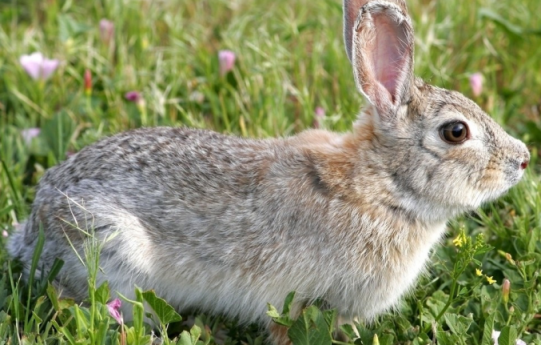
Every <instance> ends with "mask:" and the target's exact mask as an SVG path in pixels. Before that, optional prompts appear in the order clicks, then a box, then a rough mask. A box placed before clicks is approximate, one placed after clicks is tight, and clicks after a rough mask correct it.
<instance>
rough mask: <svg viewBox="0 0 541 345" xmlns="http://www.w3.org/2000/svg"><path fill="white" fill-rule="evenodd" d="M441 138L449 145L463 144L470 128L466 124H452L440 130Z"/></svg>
mask: <svg viewBox="0 0 541 345" xmlns="http://www.w3.org/2000/svg"><path fill="white" fill-rule="evenodd" d="M440 137H441V138H442V139H443V141H445V142H446V143H448V144H454V145H456V144H462V143H463V142H465V141H466V140H467V139H468V137H469V135H468V126H467V125H466V124H465V123H464V122H451V123H447V124H445V125H443V126H442V127H441V128H440Z"/></svg>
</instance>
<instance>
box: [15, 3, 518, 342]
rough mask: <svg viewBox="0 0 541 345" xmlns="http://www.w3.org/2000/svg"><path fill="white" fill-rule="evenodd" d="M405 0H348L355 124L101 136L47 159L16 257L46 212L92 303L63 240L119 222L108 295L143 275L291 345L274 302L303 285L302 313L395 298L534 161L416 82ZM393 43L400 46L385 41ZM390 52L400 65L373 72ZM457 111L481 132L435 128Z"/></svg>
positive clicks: (144, 284) (379, 308) (449, 96)
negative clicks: (287, 130)
mask: <svg viewBox="0 0 541 345" xmlns="http://www.w3.org/2000/svg"><path fill="white" fill-rule="evenodd" d="M363 5H364V6H363ZM398 5H399V6H397V5H396V4H394V3H391V2H386V1H371V2H369V3H368V4H366V5H365V4H364V2H362V1H361V2H359V1H348V0H346V1H345V13H346V17H347V18H357V20H356V22H355V24H353V23H351V20H349V21H348V20H347V19H346V30H347V29H351V30H352V32H353V34H352V37H353V39H352V42H349V44H347V46H349V47H352V48H351V49H353V54H351V52H348V54H349V56H350V57H352V64H353V67H354V75H355V78H356V81H357V86H358V87H359V89H360V91H361V92H362V93H363V94H364V95H365V96H366V98H367V99H368V100H369V101H370V104H369V105H368V106H367V107H366V108H365V109H364V110H363V112H362V113H361V114H360V115H359V118H358V120H357V121H356V123H355V124H354V127H353V130H352V131H351V132H349V133H345V134H338V133H332V132H328V131H321V130H311V131H306V132H303V133H300V134H299V135H297V136H294V137H290V138H285V139H268V140H255V139H241V138H237V137H233V136H225V135H221V134H218V133H214V132H211V131H206V130H195V129H187V128H146V129H138V130H133V131H129V132H125V133H120V134H117V135H115V136H112V137H110V138H106V139H103V140H101V141H99V142H97V143H95V144H93V145H91V146H89V147H87V148H85V149H83V150H81V151H80V152H79V153H77V154H75V155H74V156H72V157H70V158H69V159H68V160H67V161H65V162H64V163H62V164H60V165H59V166H56V167H54V168H51V169H49V170H48V171H47V173H46V174H45V175H44V177H43V179H42V180H41V182H40V185H39V189H38V193H37V195H36V199H35V202H34V205H33V208H32V213H31V215H30V218H29V219H28V221H27V222H26V224H25V225H24V229H22V230H20V231H18V232H17V233H15V234H14V235H13V236H12V239H11V242H10V244H9V251H10V253H11V255H12V256H13V257H14V258H17V259H19V260H21V261H22V262H23V263H24V264H25V265H26V267H27V268H28V267H29V265H30V262H31V258H32V254H33V250H34V246H35V241H36V238H37V231H38V229H39V224H40V223H41V224H42V225H43V229H44V231H45V236H46V242H45V248H44V253H43V255H42V258H41V264H42V265H44V267H45V269H47V268H48V267H50V265H51V264H52V262H53V261H54V259H55V258H56V257H59V258H61V259H62V260H64V261H65V265H64V268H63V270H62V271H61V273H60V275H59V277H58V281H57V285H58V286H59V287H60V288H61V289H63V291H64V294H65V295H69V296H71V297H74V298H76V299H77V300H83V299H84V298H85V296H86V284H87V283H86V270H85V268H84V267H83V266H82V264H81V262H80V261H79V260H78V258H77V257H76V255H74V253H73V248H72V246H71V245H70V244H69V242H68V240H67V239H68V238H69V240H70V241H71V243H72V244H73V247H74V248H75V249H76V250H77V251H78V252H79V253H82V252H83V244H84V242H85V239H86V238H87V235H85V234H84V232H83V231H81V229H85V230H89V231H91V230H92V231H93V232H94V233H95V235H96V236H97V237H98V238H100V239H104V238H106V237H109V236H110V235H112V234H116V236H113V237H112V239H110V240H109V241H108V242H107V243H106V244H105V245H104V248H103V251H102V253H101V267H102V268H103V271H102V272H101V273H100V277H99V279H100V280H101V281H103V280H108V281H109V284H110V287H111V289H112V290H113V291H118V292H120V293H122V294H123V295H125V296H132V295H133V286H134V284H136V285H138V286H139V287H141V288H143V289H154V290H155V291H156V293H157V294H158V295H159V296H161V297H163V298H165V299H166V300H167V301H168V302H169V303H171V304H172V305H174V306H175V307H176V308H178V309H179V310H183V309H185V308H199V309H201V310H205V311H209V312H213V313H223V314H227V315H231V316H238V317H240V319H241V320H242V321H247V322H249V321H259V322H261V323H262V324H266V325H268V326H269V330H270V332H271V333H272V332H273V331H274V342H275V343H276V344H285V343H287V342H288V341H287V339H286V337H285V332H284V330H283V329H281V328H280V327H277V326H271V325H269V320H268V318H267V317H266V316H265V311H266V303H267V302H270V303H272V304H273V305H276V306H280V305H282V303H283V301H284V298H285V296H286V295H287V293H288V292H290V291H292V290H295V291H297V300H296V303H297V304H296V306H295V308H296V310H299V308H300V306H301V305H302V304H304V303H307V302H309V301H311V300H313V299H315V298H318V297H321V298H323V299H324V300H325V301H326V302H327V303H328V305H329V306H331V307H334V308H337V309H338V311H339V314H340V316H341V318H342V319H344V320H351V319H352V318H354V317H360V318H363V319H365V320H371V319H373V318H374V317H375V316H377V315H378V314H381V313H382V312H384V311H386V310H388V309H389V308H391V307H392V306H394V305H396V303H397V301H398V300H399V298H400V296H402V295H403V294H404V293H405V292H406V291H407V290H408V289H410V288H411V287H412V286H413V284H414V282H415V280H416V278H417V276H418V275H419V274H420V272H422V269H423V267H424V265H425V263H426V261H427V259H428V256H429V252H430V250H431V248H432V247H433V246H434V245H435V244H436V243H437V242H438V240H439V239H440V238H441V236H442V234H443V232H444V230H445V224H446V222H447V221H448V220H449V219H450V218H452V217H454V216H456V215H458V214H460V213H462V212H465V211H468V210H473V209H475V208H477V207H478V206H479V205H480V204H481V203H483V202H486V201H489V200H492V199H494V198H496V197H498V196H500V195H501V194H503V193H504V192H505V191H507V190H508V189H509V188H510V187H512V186H513V185H515V184H516V183H517V182H518V181H519V180H520V178H521V176H522V174H523V171H522V169H521V168H520V164H521V163H522V162H524V161H527V160H528V159H529V153H528V151H527V149H526V147H525V145H524V144H523V143H521V142H520V141H518V140H516V139H513V138H512V137H510V136H509V135H507V134H506V133H505V132H504V131H503V130H502V129H501V128H500V127H499V126H498V125H497V124H496V123H495V122H494V121H493V120H492V119H491V118H490V117H489V116H487V115H486V114H485V113H484V112H483V111H482V110H481V109H480V108H479V107H478V106H477V105H476V104H475V103H473V102H472V101H470V100H468V99H466V98H465V97H464V96H462V95H461V94H459V93H457V92H453V91H448V90H444V89H440V88H437V87H434V86H430V85H427V84H425V83H424V82H423V81H421V80H419V79H414V78H413V71H412V62H413V31H412V29H411V24H410V19H409V16H408V15H407V13H406V9H405V5H404V3H403V1H399V2H398ZM360 6H363V7H362V8H361V7H360ZM351 11H355V13H357V12H358V13H359V15H358V16H356V15H352V14H351ZM348 22H349V23H350V24H349V25H351V26H352V27H350V28H348V27H347V25H348ZM380 27H383V28H384V29H385V30H384V32H385V33H388V34H390V35H395V34H396V35H397V37H398V38H400V39H397V38H396V37H394V38H393V37H391V38H390V39H387V38H385V37H382V36H381V35H379V36H377V35H376V34H375V33H374V32H375V31H378V30H380ZM346 40H347V37H346ZM397 42H399V43H397ZM385 44H390V45H392V44H400V46H398V47H391V48H389V49H388V50H384V51H380V52H376V50H377V49H379V48H378V47H381V45H385ZM377 54H380V55H377ZM393 54H400V57H401V58H400V61H399V62H397V61H395V60H392V59H391V58H392V57H393V56H394V55H393ZM388 55H390V57H389V56H388ZM385 59H390V60H392V62H390V63H389V62H388V64H392V68H394V69H395V70H392V71H391V72H393V71H395V72H396V73H394V74H393V73H391V74H392V75H394V76H395V77H394V79H386V80H378V79H377V78H378V76H380V75H381V76H383V78H388V75H387V74H386V73H387V70H379V72H378V70H377V68H380V66H377V63H385ZM376 60H378V61H377V62H374V61H376ZM382 71H383V72H382ZM378 73H379V74H378ZM456 120H460V121H463V122H465V123H466V124H467V125H468V127H469V129H470V135H471V138H470V139H469V140H467V141H466V142H465V143H463V144H460V145H450V144H447V143H445V142H444V141H443V140H442V139H441V138H440V136H439V129H440V127H441V126H442V125H443V124H445V123H448V122H449V121H456Z"/></svg>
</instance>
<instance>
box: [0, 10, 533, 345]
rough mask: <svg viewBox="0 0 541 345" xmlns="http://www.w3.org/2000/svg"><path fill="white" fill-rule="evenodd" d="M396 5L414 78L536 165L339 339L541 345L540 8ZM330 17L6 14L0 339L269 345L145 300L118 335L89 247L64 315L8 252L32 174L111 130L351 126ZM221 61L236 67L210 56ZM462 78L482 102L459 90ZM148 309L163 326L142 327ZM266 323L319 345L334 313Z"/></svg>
mask: <svg viewBox="0 0 541 345" xmlns="http://www.w3.org/2000/svg"><path fill="white" fill-rule="evenodd" d="M408 4H409V7H410V11H411V15H412V17H413V19H414V27H415V30H416V35H417V42H416V43H417V44H416V60H415V67H416V74H417V75H418V76H420V77H422V78H424V79H426V80H428V81H429V82H431V83H432V84H435V85H438V86H442V87H446V88H450V89H455V90H459V91H461V92H463V93H465V94H466V95H469V96H470V97H472V98H473V99H475V100H476V101H477V102H478V103H479V104H480V105H481V107H482V108H483V109H484V110H486V111H487V112H488V113H489V114H491V115H492V116H493V117H494V119H495V120H496V121H497V122H499V123H500V124H502V125H503V126H504V127H505V128H506V130H508V131H509V132H510V133H511V134H513V135H514V136H516V137H518V138H520V139H522V140H523V141H525V142H526V143H527V144H528V146H529V148H530V150H531V153H532V162H531V164H530V167H529V168H528V173H527V174H526V176H525V178H524V180H523V181H522V182H521V183H520V184H519V185H518V186H517V187H515V188H514V189H513V190H512V191H511V192H510V193H509V194H508V195H507V196H505V197H503V198H502V199H500V200H498V201H496V202H494V203H492V204H490V205H486V207H484V208H483V209H482V210H479V211H478V212H476V213H474V214H471V215H469V216H467V217H464V218H461V219H459V220H456V221H455V222H453V223H452V224H450V230H449V235H448V238H446V239H445V240H444V241H443V242H442V244H441V245H440V246H439V247H438V249H437V250H436V251H435V252H434V254H433V257H432V260H431V263H430V265H429V267H428V270H427V274H426V275H425V276H424V277H423V278H422V279H420V281H419V283H418V284H417V288H416V289H415V290H414V291H412V293H411V294H410V295H409V296H408V297H407V298H406V299H405V300H404V302H403V303H402V304H401V305H400V307H399V308H397V310H396V312H392V313H389V314H388V315H385V316H382V317H381V318H380V319H379V320H378V321H377V322H376V323H375V324H372V325H367V324H363V323H360V324H357V325H355V328H356V332H355V331H354V329H353V326H344V327H343V330H344V332H345V333H347V334H349V335H351V337H352V338H356V333H358V334H359V335H360V338H358V339H357V340H355V343H356V344H376V341H378V342H379V344H394V343H401V344H433V343H434V341H437V343H438V344H492V343H493V342H492V340H491V337H492V333H493V331H494V330H496V331H501V334H500V337H499V343H500V344H514V343H515V341H516V339H517V338H520V339H522V340H524V341H525V342H527V343H534V344H541V306H540V303H541V286H540V284H539V274H540V273H541V269H540V268H541V242H540V236H541V180H540V178H539V175H538V173H539V171H540V170H541V166H540V165H539V163H538V159H539V149H540V148H541V115H540V112H541V96H540V94H541V93H540V90H541V88H540V86H541V59H540V56H541V26H539V25H540V24H539V21H538V17H539V13H541V2H540V1H538V0H523V1H512V0H499V1H497V0H472V1H458V0H450V1H437V0H411V1H408ZM341 11H342V10H341V2H340V1H339V0H321V1H310V0H298V1H285V0H277V1H274V0H258V1H256V2H254V1H245V0H232V1H231V0H230V1H226V0H201V1H195V0H194V1H190V0H185V1H150V0H135V1H123V0H108V1H106V0H102V1H69V0H66V1H61V0H47V1H37V0H2V1H0V47H2V48H1V49H0V160H1V162H0V163H1V164H0V232H2V236H0V344H34V343H36V344H46V343H47V344H116V343H120V344H147V343H150V342H152V341H154V342H155V343H157V340H156V338H157V337H161V341H162V342H163V344H207V343H211V344H212V343H214V342H215V341H219V342H221V343H226V344H227V343H239V342H244V343H247V344H261V343H263V342H264V339H265V338H264V337H265V336H264V333H262V332H261V331H260V330H259V329H258V327H257V326H246V325H237V324H236V322H235V320H225V319H223V318H220V317H218V316H206V315H199V314H195V315H193V314H192V315H189V314H187V313H186V314H184V313H183V314H182V317H183V319H188V318H190V319H192V320H193V322H191V324H194V326H190V325H186V324H184V323H182V322H178V320H179V319H180V318H179V317H178V315H177V314H176V313H175V312H174V311H173V310H171V309H170V308H168V306H167V305H166V304H165V302H164V301H163V300H161V299H159V296H157V297H156V296H155V295H153V294H152V292H143V291H139V292H138V293H137V294H136V295H137V299H136V300H135V301H128V300H122V301H121V302H122V303H132V304H133V306H134V308H133V310H134V311H133V313H134V315H133V319H134V321H133V322H130V323H127V324H124V323H122V322H121V324H119V322H118V321H122V320H121V319H120V318H118V315H116V314H115V312H114V311H115V304H114V303H113V304H111V303H110V304H109V305H107V304H106V303H108V302H110V301H109V296H110V291H109V289H108V287H107V285H102V286H95V280H94V279H93V277H95V274H96V272H97V269H98V262H97V261H96V257H95V256H92V253H95V251H93V250H89V251H88V253H87V258H86V262H87V267H88V269H89V286H90V293H89V299H88V303H85V304H83V305H76V304H75V303H74V302H73V301H71V300H69V299H63V298H61V295H59V293H58V291H55V289H54V288H53V287H52V286H51V285H50V284H48V282H47V277H42V278H41V279H35V280H31V281H29V282H28V283H26V282H23V281H22V280H21V279H20V278H19V272H20V267H18V265H17V264H16V263H13V262H11V261H10V260H9V258H8V257H7V253H6V251H5V244H6V242H7V240H9V234H11V233H12V232H13V231H14V230H15V228H16V227H17V226H18V224H20V223H21V222H23V221H24V219H25V218H26V217H27V216H28V214H29V209H30V205H31V203H32V200H33V197H34V194H35V190H36V189H35V188H36V184H37V182H38V181H39V179H40V177H41V176H42V174H43V172H44V171H45V170H46V169H47V168H49V167H51V166H53V165H55V164H57V163H59V162H61V161H63V160H64V159H65V158H66V157H67V156H69V155H70V154H72V153H74V152H76V151H78V150H80V149H81V148H82V147H84V146H86V145H88V144H90V143H92V142H94V141H96V140H98V139H99V138H101V137H103V136H106V135H109V134H112V133H116V132H119V131H123V130H126V129H130V128H136V127H140V126H158V125H160V126H161V125H167V126H190V127H198V128H210V129H213V130H216V131H220V132H225V133H233V134H236V135H240V136H250V137H269V136H287V135H291V134H294V133H297V132H299V131H302V130H303V129H306V128H310V127H313V126H319V127H326V128H330V129H333V130H337V131H346V130H348V129H349V128H350V126H351V122H352V121H353V120H354V119H355V116H356V114H357V112H358V110H359V108H360V106H361V104H362V102H363V100H362V97H361V96H360V95H359V94H358V93H357V92H356V91H355V86H354V81H353V77H352V72H351V67H350V65H349V63H348V61H347V58H346V54H345V51H344V48H343V43H342V28H341V25H342V19H341V15H342V12H341ZM103 19H106V21H103ZM100 21H101V22H100ZM223 50H230V51H232V52H233V53H234V55H235V60H234V61H232V59H231V57H232V56H231V55H230V56H229V57H227V56H223V54H222V58H221V59H220V58H219V51H223ZM33 52H41V53H42V54H43V55H44V56H45V57H48V58H50V59H53V61H52V62H49V63H48V64H47V67H46V68H43V69H42V70H37V71H36V70H34V71H33V75H34V77H36V78H35V79H34V78H32V76H31V74H32V70H31V67H30V68H29V67H28V66H26V68H23V66H24V65H25V63H27V62H28V59H30V60H32V59H34V60H32V61H34V62H35V60H36V59H38V58H39V57H38V56H33V57H31V58H29V57H27V58H25V59H21V57H22V56H23V55H29V54H31V53H33ZM54 60H57V61H58V66H57V67H56V66H55V65H56V63H55V62H54ZM55 67H56V68H55ZM229 67H232V69H231V70H229ZM46 72H50V76H47V75H46V74H47V73H46ZM474 73H479V74H476V75H475V76H474V79H473V80H472V81H473V82H474V83H475V82H478V80H477V81H476V80H475V78H479V76H482V80H483V83H482V88H481V90H479V85H477V86H475V85H473V86H474V87H473V88H472V86H470V79H471V78H470V77H471V76H472V74H474ZM127 93H129V94H127ZM38 129H39V130H38ZM95 245H96V246H97V245H99V244H95ZM96 246H94V247H96ZM38 255H39V251H37V253H36V257H37V256H38ZM35 268H36V267H34V269H35ZM53 273H54V272H53ZM506 279H507V281H506ZM291 297H293V296H291ZM113 302H115V301H113ZM143 302H146V303H148V304H149V305H151V306H152V307H153V308H154V310H155V311H156V315H155V316H154V318H155V320H156V323H157V324H159V325H160V327H159V329H155V330H151V329H150V328H149V327H148V326H145V324H144V322H143V317H144V311H143V309H142V305H143ZM115 303H117V302H115ZM287 305H288V302H287V301H286V304H285V306H286V308H285V310H286V311H287ZM276 307H279V308H281V307H282V306H276ZM269 315H270V316H269V317H271V316H272V317H273V318H274V320H276V321H277V322H279V323H281V324H284V325H287V326H290V327H291V328H290V330H291V331H290V335H291V337H292V339H293V340H294V342H295V344H307V343H311V344H315V343H317V344H328V343H329V342H330V341H331V333H330V332H331V329H332V328H333V327H334V326H333V322H332V320H333V318H334V317H335V315H334V312H333V311H328V310H323V311H322V310H320V309H319V308H318V307H317V306H314V307H309V308H307V309H306V310H305V313H304V314H303V315H302V316H301V318H300V319H299V320H296V321H295V320H291V319H290V318H289V317H288V315H284V314H281V313H280V312H279V311H278V310H276V309H274V308H270V312H269ZM115 316H116V318H117V319H118V321H117V320H115V318H114V317H115ZM155 334H158V335H155ZM167 334H169V336H167ZM352 341H353V340H352ZM334 342H335V343H339V341H337V340H335V341H334Z"/></svg>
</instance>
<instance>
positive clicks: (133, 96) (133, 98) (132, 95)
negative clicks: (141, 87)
mask: <svg viewBox="0 0 541 345" xmlns="http://www.w3.org/2000/svg"><path fill="white" fill-rule="evenodd" d="M124 98H126V100H128V101H130V102H133V103H137V102H139V100H140V99H141V93H140V92H138V91H129V92H126V94H125V95H124Z"/></svg>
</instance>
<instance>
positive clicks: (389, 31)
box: [370, 16, 408, 103]
mask: <svg viewBox="0 0 541 345" xmlns="http://www.w3.org/2000/svg"><path fill="white" fill-rule="evenodd" d="M374 26H375V28H376V37H375V39H374V41H373V44H372V45H371V46H370V49H371V50H372V52H371V54H370V55H371V56H372V64H373V72H374V76H375V77H376V80H377V81H378V82H379V83H380V84H381V85H383V86H384V87H385V89H387V91H388V92H389V94H390V96H391V97H390V98H391V100H392V102H393V103H395V101H396V98H397V96H398V92H399V90H397V86H398V85H399V84H400V82H401V79H402V78H403V72H404V68H406V66H405V62H406V61H405V60H406V58H407V52H406V49H408V48H407V43H406V42H407V37H406V35H405V32H404V31H403V30H400V28H399V27H397V25H396V23H395V22H394V21H392V20H391V19H390V18H389V17H387V16H374Z"/></svg>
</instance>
